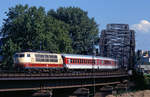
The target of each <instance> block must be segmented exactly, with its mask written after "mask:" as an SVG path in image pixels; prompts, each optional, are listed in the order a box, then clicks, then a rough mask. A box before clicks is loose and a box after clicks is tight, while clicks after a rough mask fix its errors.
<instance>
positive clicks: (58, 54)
mask: <svg viewBox="0 0 150 97" xmlns="http://www.w3.org/2000/svg"><path fill="white" fill-rule="evenodd" d="M24 53H30V54H31V53H32V54H53V55H61V54H56V53H49V52H17V53H15V54H24Z"/></svg>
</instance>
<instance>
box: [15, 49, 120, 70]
mask: <svg viewBox="0 0 150 97" xmlns="http://www.w3.org/2000/svg"><path fill="white" fill-rule="evenodd" d="M14 64H15V67H19V68H23V69H61V70H63V69H65V70H66V69H69V70H84V69H88V70H89V69H101V70H103V69H105V70H106V69H118V68H119V66H118V64H117V61H116V60H114V59H111V58H104V57H98V56H90V55H76V54H53V53H43V52H21V53H16V54H15V55H14Z"/></svg>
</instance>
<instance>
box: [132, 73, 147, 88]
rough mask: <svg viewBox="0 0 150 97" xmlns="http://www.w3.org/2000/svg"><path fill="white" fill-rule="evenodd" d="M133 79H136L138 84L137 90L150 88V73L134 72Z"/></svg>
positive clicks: (135, 81)
mask: <svg viewBox="0 0 150 97" xmlns="http://www.w3.org/2000/svg"><path fill="white" fill-rule="evenodd" d="M132 81H134V83H135V85H136V86H135V89H136V90H145V89H150V75H143V73H140V72H134V76H133V77H132Z"/></svg>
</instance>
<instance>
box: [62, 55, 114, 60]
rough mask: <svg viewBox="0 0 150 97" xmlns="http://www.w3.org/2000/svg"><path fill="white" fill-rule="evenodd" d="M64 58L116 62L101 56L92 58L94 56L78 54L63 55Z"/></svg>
mask: <svg viewBox="0 0 150 97" xmlns="http://www.w3.org/2000/svg"><path fill="white" fill-rule="evenodd" d="M62 56H64V57H69V58H83V57H84V58H87V59H92V58H94V59H103V60H115V59H112V58H107V57H100V56H92V55H78V54H62Z"/></svg>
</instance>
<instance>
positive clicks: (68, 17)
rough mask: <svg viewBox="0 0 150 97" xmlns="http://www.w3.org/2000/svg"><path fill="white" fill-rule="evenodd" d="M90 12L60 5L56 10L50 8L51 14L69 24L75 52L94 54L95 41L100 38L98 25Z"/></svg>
mask: <svg viewBox="0 0 150 97" xmlns="http://www.w3.org/2000/svg"><path fill="white" fill-rule="evenodd" d="M87 14H88V13H87V12H85V11H83V10H81V9H80V8H75V7H68V8H65V7H60V8H59V9H57V11H56V12H55V11H54V10H50V11H49V12H48V15H49V16H53V17H54V18H56V19H58V20H61V21H63V22H65V23H67V24H69V26H70V29H69V36H70V37H71V39H72V48H73V51H74V53H78V54H92V51H93V49H94V48H93V42H94V43H95V42H96V41H97V39H98V25H97V24H96V22H95V21H94V18H89V17H88V15H87Z"/></svg>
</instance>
